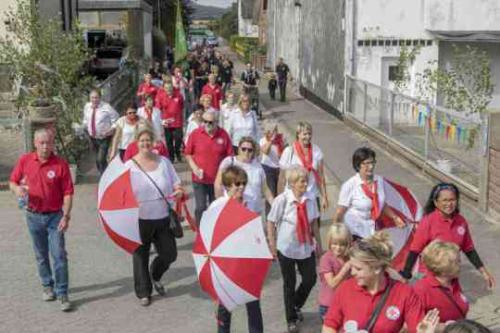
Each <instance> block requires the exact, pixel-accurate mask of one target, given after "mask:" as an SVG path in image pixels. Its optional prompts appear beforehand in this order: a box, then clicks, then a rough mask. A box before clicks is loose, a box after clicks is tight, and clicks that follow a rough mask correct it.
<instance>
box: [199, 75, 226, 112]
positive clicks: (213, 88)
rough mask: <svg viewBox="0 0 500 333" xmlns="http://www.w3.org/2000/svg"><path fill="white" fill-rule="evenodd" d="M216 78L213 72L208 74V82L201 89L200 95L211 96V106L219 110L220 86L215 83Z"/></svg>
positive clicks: (220, 99)
mask: <svg viewBox="0 0 500 333" xmlns="http://www.w3.org/2000/svg"><path fill="white" fill-rule="evenodd" d="M216 79H217V78H216V76H215V74H210V75H209V76H208V83H207V84H205V86H204V87H203V89H202V90H201V95H210V96H212V107H213V108H214V109H216V110H217V111H219V110H220V103H221V101H222V88H221V87H220V86H219V85H218V84H217V82H216Z"/></svg>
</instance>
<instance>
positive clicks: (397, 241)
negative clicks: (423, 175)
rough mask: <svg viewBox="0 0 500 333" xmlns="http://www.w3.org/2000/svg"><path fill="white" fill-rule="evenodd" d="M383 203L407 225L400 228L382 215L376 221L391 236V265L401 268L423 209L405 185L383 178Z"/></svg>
mask: <svg viewBox="0 0 500 333" xmlns="http://www.w3.org/2000/svg"><path fill="white" fill-rule="evenodd" d="M384 193H385V203H386V205H388V206H389V207H391V208H392V210H393V211H394V213H396V214H397V215H398V216H399V217H401V218H402V219H403V220H404V221H405V222H406V223H407V226H406V227H404V228H402V229H400V228H396V227H395V226H394V222H393V221H392V220H390V219H388V218H387V217H385V216H383V217H382V218H381V219H380V220H379V221H378V222H379V225H380V227H381V228H383V229H384V230H385V231H386V232H387V233H388V234H389V236H390V237H391V241H392V244H393V248H394V258H393V260H392V266H393V267H394V268H395V269H398V270H399V269H402V268H403V266H404V264H405V260H406V257H407V255H408V252H409V250H410V244H411V242H412V239H413V232H414V227H415V223H418V222H419V221H420V220H421V219H422V215H423V209H422V206H421V205H420V203H419V202H418V200H417V197H416V196H415V195H414V194H413V193H412V192H411V191H410V190H409V189H408V188H406V187H404V186H402V185H400V184H398V183H396V182H393V181H391V180H389V179H387V178H384Z"/></svg>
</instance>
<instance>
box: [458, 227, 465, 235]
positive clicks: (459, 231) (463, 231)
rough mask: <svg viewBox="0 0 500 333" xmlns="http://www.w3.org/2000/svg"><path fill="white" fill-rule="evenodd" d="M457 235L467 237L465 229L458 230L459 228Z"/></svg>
mask: <svg viewBox="0 0 500 333" xmlns="http://www.w3.org/2000/svg"><path fill="white" fill-rule="evenodd" d="M457 233H458V234H459V235H460V236H463V235H465V228H464V227H458V228H457Z"/></svg>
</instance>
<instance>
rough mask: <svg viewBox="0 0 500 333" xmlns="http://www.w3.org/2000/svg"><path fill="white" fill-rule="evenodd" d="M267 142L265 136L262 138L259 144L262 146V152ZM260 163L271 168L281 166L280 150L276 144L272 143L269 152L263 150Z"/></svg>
mask: <svg viewBox="0 0 500 333" xmlns="http://www.w3.org/2000/svg"><path fill="white" fill-rule="evenodd" d="M266 143H267V139H266V138H265V137H263V138H262V139H260V142H259V145H260V148H261V152H262V147H263V146H264V145H265V144H266ZM260 163H262V164H263V165H266V166H268V167H270V168H279V167H280V156H279V151H278V147H277V146H276V145H273V144H272V145H271V148H270V149H269V153H268V154H264V153H263V152H262V154H261V157H260Z"/></svg>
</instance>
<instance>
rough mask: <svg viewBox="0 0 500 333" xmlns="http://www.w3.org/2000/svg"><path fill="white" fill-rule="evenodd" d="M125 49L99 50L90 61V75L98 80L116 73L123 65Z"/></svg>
mask: <svg viewBox="0 0 500 333" xmlns="http://www.w3.org/2000/svg"><path fill="white" fill-rule="evenodd" d="M124 50H125V49H124V48H121V47H104V48H100V49H97V50H96V51H95V53H94V55H93V57H92V59H91V61H90V74H92V75H95V76H97V77H98V78H105V77H106V76H108V75H110V74H112V73H114V72H116V71H117V70H118V69H119V68H120V65H121V64H122V63H123V61H124V60H123V55H124V53H125V52H124Z"/></svg>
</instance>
